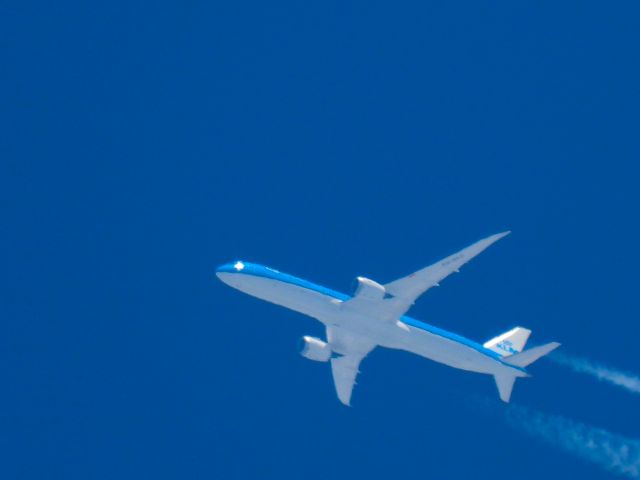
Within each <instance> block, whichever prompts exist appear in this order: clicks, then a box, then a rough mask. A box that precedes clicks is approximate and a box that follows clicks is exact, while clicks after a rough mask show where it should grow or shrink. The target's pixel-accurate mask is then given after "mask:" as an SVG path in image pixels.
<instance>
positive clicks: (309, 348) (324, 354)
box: [300, 335, 331, 362]
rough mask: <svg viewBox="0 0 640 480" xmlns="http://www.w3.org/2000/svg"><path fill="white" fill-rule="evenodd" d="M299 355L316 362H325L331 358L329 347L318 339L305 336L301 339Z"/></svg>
mask: <svg viewBox="0 0 640 480" xmlns="http://www.w3.org/2000/svg"><path fill="white" fill-rule="evenodd" d="M300 355H302V356H303V357H304V358H308V359H309V360H314V361H316V362H327V361H329V359H330V358H331V347H330V346H329V344H328V343H327V342H323V341H322V340H320V339H319V338H316V337H309V336H307V335H305V336H304V337H302V344H301V348H300Z"/></svg>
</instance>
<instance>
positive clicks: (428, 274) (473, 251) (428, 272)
mask: <svg viewBox="0 0 640 480" xmlns="http://www.w3.org/2000/svg"><path fill="white" fill-rule="evenodd" d="M509 233H511V232H502V233H497V234H495V235H491V236H490V237H487V238H484V239H482V240H480V241H478V242H476V243H474V244H473V245H470V246H468V247H467V248H464V249H462V250H460V251H459V252H458V253H454V254H453V255H450V256H448V257H447V258H445V259H443V260H440V261H439V262H437V263H434V264H433V265H431V266H429V267H426V268H423V269H422V270H418V271H417V272H415V273H412V274H411V275H409V276H407V277H404V278H401V279H399V280H395V281H393V282H391V283H387V284H386V285H385V286H384V288H385V291H386V293H388V294H391V295H393V297H395V300H396V301H398V302H399V303H400V304H402V305H404V307H405V311H406V310H408V309H409V307H411V305H413V303H414V302H415V301H416V299H417V298H418V297H419V296H420V295H422V294H423V293H424V292H426V291H427V290H429V289H430V288H431V287H434V286H437V285H438V282H440V281H441V280H442V279H444V278H446V277H448V276H449V275H451V274H452V273H454V272H457V271H458V269H459V268H460V267H461V266H462V265H464V264H465V263H467V262H468V261H469V260H471V259H472V258H473V257H475V256H476V255H478V254H479V253H481V252H482V251H484V250H485V249H486V248H487V247H489V246H490V245H491V244H493V243H495V242H497V241H498V240H500V239H501V238H502V237H505V236H506V235H509Z"/></svg>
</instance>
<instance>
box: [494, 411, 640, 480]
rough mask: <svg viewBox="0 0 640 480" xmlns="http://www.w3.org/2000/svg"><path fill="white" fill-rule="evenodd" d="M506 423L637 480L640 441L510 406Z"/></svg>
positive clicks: (639, 475)
mask: <svg viewBox="0 0 640 480" xmlns="http://www.w3.org/2000/svg"><path fill="white" fill-rule="evenodd" d="M506 418H507V423H508V424H509V425H510V426H512V427H513V428H516V429H518V430H521V431H523V432H525V433H527V434H529V435H531V436H534V437H537V438H540V439H542V440H543V441H545V442H546V443H548V444H550V445H552V446H555V447H559V448H561V449H562V450H565V451H566V452H569V453H572V454H574V455H577V456H578V457H581V458H583V459H585V460H588V461H589V462H591V463H594V464H597V465H598V466H600V467H602V468H603V469H605V470H608V471H610V472H614V473H618V474H621V475H626V476H627V477H630V478H640V441H639V440H634V439H630V438H625V437H622V436H620V435H617V434H615V433H612V432H609V431H607V430H604V429H601V428H596V427H592V426H590V425H586V424H584V423H580V422H576V421H574V420H571V419H568V418H565V417H561V416H558V415H548V414H545V413H542V412H539V411H536V410H532V409H529V408H526V407H521V406H518V405H514V404H510V405H508V406H507V410H506Z"/></svg>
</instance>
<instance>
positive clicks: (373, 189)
mask: <svg viewBox="0 0 640 480" xmlns="http://www.w3.org/2000/svg"><path fill="white" fill-rule="evenodd" d="M1 8H2V15H0V27H1V28H0V32H1V33H0V42H1V44H2V46H3V48H2V50H3V53H4V55H3V65H4V69H3V70H4V72H3V75H2V76H1V77H0V85H2V92H3V94H2V98H3V101H2V105H3V108H2V120H3V122H2V123H3V128H2V130H3V135H2V136H1V137H0V149H1V150H0V151H1V152H2V155H1V158H2V161H1V162H0V168H1V170H0V205H1V207H2V213H3V215H2V216H3V220H4V221H3V222H2V227H1V228H2V234H1V235H0V245H1V246H2V251H3V252H4V253H5V255H4V256H3V268H2V271H3V275H2V277H0V278H2V288H1V289H0V312H1V317H2V322H1V323H0V325H1V328H2V331H1V332H0V365H2V367H1V368H0V375H1V378H2V382H3V385H4V391H3V394H2V395H0V411H1V412H2V427H1V428H0V474H1V475H2V477H3V478H18V479H36V478H64V479H76V478H77V479H88V478H95V479H103V478H104V479H111V478H116V477H117V478H135V479H139V478H167V479H173V478H176V479H177V478H181V479H182V478H225V479H248V478H274V479H279V480H282V479H289V478H291V479H293V478H296V479H297V478H300V477H301V476H302V475H304V476H305V478H307V479H308V480H313V479H320V478H322V479H326V478H370V479H376V478H402V479H424V478H492V479H494V478H496V476H503V475H504V476H509V477H513V476H517V477H518V478H521V479H528V478H531V479H533V478H535V479H538V478H540V477H541V476H549V475H550V474H552V475H553V476H554V477H560V476H561V475H572V476H573V477H575V478H589V479H599V478H608V476H609V475H610V474H609V473H607V472H605V471H603V470H600V469H599V468H597V467H596V466H594V465H591V464H589V463H588V462H585V461H584V460H581V459H579V458H576V457H574V456H571V455H567V454H566V453H563V452H561V451H559V450H557V449H554V448H552V447H551V446H549V445H547V444H545V443H544V442H542V441H540V440H538V439H535V438H531V437H528V436H526V435H524V434H523V433H522V432H520V431H517V430H514V429H513V428H510V427H509V426H508V425H507V423H506V422H505V421H504V419H503V417H504V415H503V412H502V411H501V408H502V407H501V406H500V405H499V404H498V403H497V400H496V398H497V394H496V391H495V387H494V385H493V382H492V380H491V379H490V378H489V377H484V376H479V375H473V374H468V373H465V372H461V371H456V370H452V369H448V368H446V367H444V366H441V365H437V364H434V363H432V362H429V361H427V360H425V359H421V358H418V357H414V356H411V355H408V354H405V353H401V352H392V351H383V350H376V351H374V352H373V353H372V354H371V355H370V356H369V357H368V358H367V359H366V360H365V362H363V364H362V374H361V376H360V378H359V384H358V386H357V388H356V390H355V393H354V396H353V405H354V407H353V408H351V409H348V408H344V407H343V406H342V405H341V404H340V403H338V402H337V400H336V399H335V395H334V391H333V387H332V384H331V379H330V375H329V371H328V368H327V366H326V365H323V364H317V363H314V362H308V361H306V360H304V359H303V358H301V357H300V356H299V355H298V354H297V352H296V342H297V340H298V338H299V337H300V336H302V335H305V334H310V335H316V336H321V335H322V333H323V332H322V329H321V328H320V325H319V324H318V323H315V322H314V321H312V320H311V319H308V318H304V317H301V316H299V315H297V314H294V313H293V312H289V311H286V310H282V309H279V308H278V307H275V306H273V305H269V304H265V303H262V302H260V301H258V300H256V299H253V298H250V297H247V296H243V295H242V294H240V293H239V292H236V291H233V290H231V289H229V288H228V287H226V286H225V285H223V284H222V283H220V282H218V281H217V280H216V279H215V277H214V274H213V272H214V269H215V267H216V266H217V265H218V264H220V263H224V262H226V261H229V260H234V259H237V258H242V259H246V260H249V261H254V262H258V263H264V264H267V265H271V266H273V267H275V268H278V269H280V270H282V271H285V272H289V273H292V274H294V275H297V276H301V277H303V278H307V279H309V280H311V281H314V282H317V283H320V284H323V285H326V286H328V287H331V288H334V289H336V290H340V291H345V292H348V291H349V289H350V286H351V282H352V280H353V278H355V277H356V276H357V275H364V276H367V277H370V278H373V279H376V280H379V281H381V282H385V281H389V280H392V279H394V278H396V277H399V276H403V275H405V274H407V273H409V272H411V271H413V270H415V269H417V268H420V267H422V266H425V265H427V264H429V263H430V262H432V261H434V260H437V259H439V258H440V257H443V256H445V255H448V254H450V253H452V252H453V251H455V250H456V249H458V248H461V247H464V246H466V245H467V244H469V243H471V242H473V241H475V240H477V239H479V238H481V237H483V236H486V235H489V234H492V233H495V232H498V231H502V230H505V229H511V230H512V231H513V234H512V235H511V236H510V237H508V238H506V239H504V240H502V241H501V242H499V243H498V244H496V245H495V246H493V247H492V248H491V249H490V250H488V251H487V252H485V253H484V254H482V255H481V256H480V257H478V258H477V259H476V260H474V261H473V262H472V263H471V264H469V265H467V266H466V267H465V268H464V269H463V270H462V273H461V274H460V275H456V276H454V277H452V278H450V279H447V280H446V281H445V282H443V285H442V287H441V288H440V289H437V290H432V291H429V292H428V293H427V294H426V295H425V296H424V297H423V298H422V299H421V300H420V301H419V302H418V303H417V304H416V306H415V307H414V308H413V309H412V311H411V314H412V316H414V317H416V318H419V319H421V320H424V321H427V322H429V323H432V324H434V325H437V326H439V327H443V328H447V329H450V330H453V331H455V332H457V333H460V334H463V335H465V336H467V337H470V338H472V339H475V340H478V341H481V340H485V339H488V338H491V337H493V336H494V335H496V334H498V333H500V332H502V331H504V330H506V329H508V328H510V327H512V326H514V325H524V326H527V327H529V328H531V329H532V330H533V336H532V342H536V343H538V342H539V343H542V342H545V341H550V340H558V341H561V342H562V343H563V349H564V351H565V352H566V353H571V354H575V355H582V356H586V357H588V358H592V359H594V360H598V361H601V362H603V363H606V364H610V365H613V366H616V367H618V368H621V369H624V370H628V371H631V372H634V371H635V372H638V371H640V362H639V360H638V347H637V341H638V340H637V339H638V336H639V334H640V328H639V326H638V318H640V308H639V307H638V302H637V298H638V293H637V290H638V284H637V273H636V272H637V271H638V270H639V267H640V256H639V255H638V249H637V245H638V244H639V243H640V230H639V229H638V221H637V220H638V215H637V206H638V204H639V203H640V194H639V193H638V188H637V185H638V180H639V177H640V176H639V173H640V170H639V167H638V158H639V153H640V147H639V143H638V127H639V125H638V111H639V110H640V98H639V96H638V85H640V72H639V68H638V62H637V55H638V53H637V52H638V49H639V47H640V34H639V33H638V28H637V18H638V13H640V12H639V8H638V6H637V4H636V3H635V2H617V3H613V4H603V3H601V2H573V3H565V4H562V3H561V4H558V2H542V3H540V2H524V3H523V2H518V3H515V4H514V3H513V2H497V3H492V4H491V5H479V4H477V2H402V3H400V4H398V3H397V2H380V1H368V2H355V3H353V2H352V3H348V4H345V3H344V2H320V3H316V4H309V2H306V3H305V2H275V3H274V2H269V3H264V2H186V3H185V2H182V3H180V2H133V3H132V2H107V3H104V4H100V5H97V4H87V3H86V2H62V3H58V4H55V5H54V4H50V3H45V2H29V1H27V2H11V3H10V4H6V5H4V6H2V7H1ZM532 371H533V373H534V378H532V379H527V380H522V381H519V382H518V383H517V385H516V387H515V391H514V395H513V401H514V402H515V403H516V404H518V405H521V406H525V407H527V408H531V409H534V410H536V411H541V412H546V413H549V414H557V415H562V416H564V417H567V418H570V419H573V420H575V421H578V422H582V423H586V424H589V425H594V426H597V427H601V428H605V429H607V430H610V431H612V432H615V433H617V434H620V435H624V436H626V437H630V438H638V437H639V436H640V427H639V417H638V414H637V405H638V398H637V397H636V398H634V397H633V396H632V395H630V394H629V393H626V392H624V391H619V390H616V389H615V388H613V387H610V386H607V385H604V384H599V383H596V382H594V381H592V380H591V379H589V378H585V377H581V376H579V375H576V374H574V373H571V372H570V371H568V370H566V369H562V368H561V367H558V366H555V365H552V364H551V363H549V362H544V361H541V362H539V364H536V365H534V366H533V367H532ZM478 398H480V399H484V398H487V399H489V401H490V402H495V404H494V403H491V405H492V406H491V408H490V409H489V410H487V409H482V408H479V407H478V406H477V403H478V402H477V399H478Z"/></svg>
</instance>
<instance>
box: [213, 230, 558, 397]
mask: <svg viewBox="0 0 640 480" xmlns="http://www.w3.org/2000/svg"><path fill="white" fill-rule="evenodd" d="M509 233H510V232H503V233H498V234H495V235H492V236H490V237H487V238H484V239H482V240H480V241H478V242H476V243H474V244H473V245H470V246H469V247H467V248H464V249H463V250H461V251H459V252H457V253H454V254H453V255H450V256H448V257H447V258H445V259H443V260H440V261H439V262H437V263H435V264H433V265H431V266H428V267H425V268H423V269H421V270H418V271H417V272H415V273H412V274H411V275H409V276H407V277H403V278H400V279H398V280H395V281H393V282H390V283H386V284H384V285H382V284H379V283H377V282H375V281H373V280H370V279H368V278H364V277H357V278H356V281H357V286H356V289H355V292H354V294H353V296H350V295H346V294H343V293H339V292H336V291H334V290H331V289H329V288H326V287H322V286H320V285H316V284H314V283H311V282H309V281H307V280H303V279H301V278H297V277H294V276H292V275H288V274H286V273H281V272H279V271H278V270H274V269H273V268H270V267H266V266H263V265H258V264H255V263H249V262H243V261H236V262H232V263H227V264H224V265H221V266H220V267H218V268H217V270H216V275H217V276H218V278H219V279H220V280H222V281H223V282H224V283H226V284H228V285H230V286H231V287H233V288H236V289H238V290H240V291H242V292H244V293H247V294H249V295H252V296H254V297H258V298H260V299H262V300H266V301H268V302H271V303H274V304H276V305H280V306H283V307H286V308H289V309H291V310H294V311H296V312H300V313H302V314H305V315H308V316H310V317H312V318H315V319H317V320H319V321H320V322H321V323H323V324H324V326H325V328H326V341H324V340H321V339H319V338H315V337H311V336H307V335H305V336H304V337H302V348H301V351H300V354H301V355H302V356H303V357H305V358H307V359H309V360H315V361H318V362H330V363H331V371H332V373H333V380H334V385H335V389H336V393H337V396H338V399H339V400H340V402H342V403H343V404H344V405H347V406H350V404H351V395H352V392H353V387H354V384H355V380H356V377H357V375H358V373H359V365H360V362H362V360H363V359H364V358H365V357H366V356H367V355H368V354H369V353H370V352H371V351H372V350H373V349H374V348H376V347H385V348H391V349H398V350H405V351H408V352H411V353H415V354H417V355H420V356H422V357H425V358H428V359H430V360H433V361H436V362H440V363H443V364H445V365H448V366H450V367H454V368H458V369H462V370H467V371H471V372H478V373H483V374H489V375H493V377H494V379H495V383H496V386H497V387H498V393H499V396H500V399H501V400H502V401H504V402H509V399H510V398H511V391H512V390H513V385H514V383H515V380H516V378H521V377H529V376H530V375H529V374H528V373H527V370H526V369H525V367H526V366H527V365H529V364H531V363H533V362H535V361H536V360H538V359H539V358H540V357H542V356H544V355H546V354H548V353H550V352H551V351H552V350H554V349H556V348H557V347H559V346H560V344H559V343H558V342H551V343H547V344H544V345H540V346H537V347H534V348H530V349H528V350H523V349H524V346H525V344H526V342H527V340H528V338H529V335H530V334H531V330H528V329H526V328H523V327H515V328H513V329H511V330H509V331H508V332H506V333H503V334H502V335H498V336H497V337H495V338H492V339H491V340H489V341H487V342H485V343H484V344H482V345H481V344H479V343H476V342H474V341H472V340H469V339H467V338H464V337H462V336H460V335H457V334H455V333H451V332H448V331H446V330H443V329H441V328H438V327H435V326H432V325H429V324H427V323H424V322H421V321H419V320H415V319H413V318H411V317H408V316H406V315H405V313H406V312H407V311H408V310H409V309H410V308H411V306H412V305H413V304H414V302H415V301H416V299H417V298H418V297H419V296H420V295H422V294H423V293H424V292H426V291H427V290H428V289H430V288H431V287H436V286H439V282H440V281H441V280H443V279H444V278H445V277H447V276H449V275H450V274H452V273H455V272H458V271H459V268H460V267H461V266H462V265H464V264H465V263H467V262H468V261H469V260H471V259H472V258H473V257H475V256H476V255H478V254H479V253H481V252H482V251H483V250H485V249H486V248H487V247H489V246H490V245H491V244H493V243H495V242H497V241H498V240H500V239H501V238H503V237H505V236H506V235H508V234H509Z"/></svg>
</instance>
